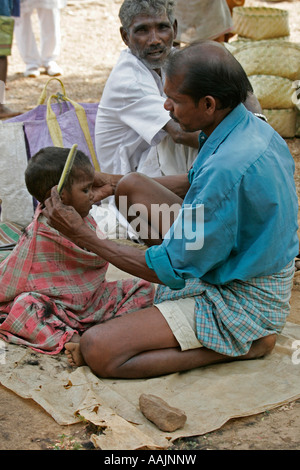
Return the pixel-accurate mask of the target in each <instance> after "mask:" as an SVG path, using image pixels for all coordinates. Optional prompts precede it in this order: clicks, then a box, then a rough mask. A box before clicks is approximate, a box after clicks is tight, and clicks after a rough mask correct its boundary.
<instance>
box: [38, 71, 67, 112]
mask: <svg viewBox="0 0 300 470" xmlns="http://www.w3.org/2000/svg"><path fill="white" fill-rule="evenodd" d="M52 80H57V81H58V82H59V83H60V85H61V88H62V94H63V95H65V94H66V89H65V86H64V84H63V82H62V81H61V80H60V79H59V78H57V77H52V78H49V80H48V81H47V83H46V85H45V86H44V89H43V91H42V93H41V95H40V97H39V100H38V103H37V104H38V105H39V104H44V103H45V101H46V97H47V87H48V85H49V83H50V82H51V81H52Z"/></svg>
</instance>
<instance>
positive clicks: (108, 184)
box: [93, 171, 122, 202]
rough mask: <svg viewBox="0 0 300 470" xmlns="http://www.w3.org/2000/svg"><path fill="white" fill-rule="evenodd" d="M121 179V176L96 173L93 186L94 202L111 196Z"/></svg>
mask: <svg viewBox="0 0 300 470" xmlns="http://www.w3.org/2000/svg"><path fill="white" fill-rule="evenodd" d="M121 178H122V176H121V175H110V174H109V173H101V172H97V171H96V172H95V178H94V185H93V192H94V200H95V201H96V202H98V201H101V200H102V199H105V198H106V197H108V196H113V195H114V194H115V189H116V186H117V184H118V182H119V180H120V179H121Z"/></svg>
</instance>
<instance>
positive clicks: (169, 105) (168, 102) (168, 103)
mask: <svg viewBox="0 0 300 470" xmlns="http://www.w3.org/2000/svg"><path fill="white" fill-rule="evenodd" d="M164 108H165V110H166V111H172V109H173V105H172V101H171V100H170V99H169V98H167V99H166V101H165V102H164Z"/></svg>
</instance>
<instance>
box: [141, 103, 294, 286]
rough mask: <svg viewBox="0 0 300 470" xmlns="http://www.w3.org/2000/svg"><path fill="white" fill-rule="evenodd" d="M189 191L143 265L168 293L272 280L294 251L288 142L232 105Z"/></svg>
mask: <svg viewBox="0 0 300 470" xmlns="http://www.w3.org/2000/svg"><path fill="white" fill-rule="evenodd" d="M199 140H200V151H199V154H198V157H197V159H196V161H195V163H194V165H193V167H192V169H191V170H190V172H189V175H188V177H189V181H190V183H191V186H190V189H189V191H188V193H187V194H186V197H185V199H184V201H183V205H182V209H181V212H180V214H179V216H178V218H177V219H176V221H175V223H174V224H173V226H172V227H171V229H170V231H169V232H168V234H167V235H166V237H165V239H164V241H163V243H162V244H161V245H158V246H153V247H150V248H149V249H148V250H147V251H146V262H147V265H148V266H149V267H150V268H151V269H154V270H155V272H156V274H157V276H158V278H159V279H160V280H161V281H162V282H163V283H164V284H166V285H167V286H169V287H171V288H172V289H181V288H183V287H184V286H185V279H188V278H198V279H202V280H204V281H206V282H209V283H211V284H217V285H218V284H226V283H228V282H230V281H232V280H235V279H238V280H244V281H247V280H249V279H251V278H253V277H258V276H265V275H269V274H274V273H276V272H278V271H280V270H281V269H282V268H283V267H284V266H286V265H287V264H288V262H289V261H291V260H292V259H293V258H294V257H295V256H296V255H297V254H298V252H299V241H298V236H297V228H298V225H297V214H298V199H297V194H296V189H295V183H294V176H293V175H294V168H295V165H294V160H293V158H292V155H291V154H290V152H289V149H288V146H287V145H286V143H285V141H284V140H283V139H282V138H281V137H280V136H279V135H278V134H277V133H276V132H275V131H274V130H273V129H272V127H271V126H270V125H269V124H267V123H265V122H263V121H262V120H261V119H259V118H257V117H256V116H254V115H253V114H252V113H250V112H249V111H247V110H246V108H245V107H244V106H243V105H242V104H241V105H239V106H237V107H236V108H235V109H234V110H233V111H232V112H231V113H230V114H229V115H228V116H227V117H226V118H225V119H224V120H223V121H222V122H221V123H220V124H219V125H218V127H217V128H216V129H215V130H214V131H213V133H212V134H211V135H210V136H209V137H208V138H207V139H205V137H204V136H203V134H200V138H199Z"/></svg>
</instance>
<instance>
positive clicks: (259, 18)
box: [231, 7, 300, 137]
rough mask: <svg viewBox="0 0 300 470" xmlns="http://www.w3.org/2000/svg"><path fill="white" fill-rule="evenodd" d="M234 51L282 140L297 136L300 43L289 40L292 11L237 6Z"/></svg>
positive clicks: (234, 20)
mask: <svg viewBox="0 0 300 470" xmlns="http://www.w3.org/2000/svg"><path fill="white" fill-rule="evenodd" d="M233 22H234V27H235V32H236V33H237V34H238V40H237V41H233V42H231V46H232V47H231V52H232V53H233V55H234V56H235V57H236V59H237V60H238V61H239V62H240V63H241V65H242V66H243V68H244V69H245V71H246V73H247V75H248V77H249V80H250V82H251V84H252V86H253V90H254V93H255V95H256V96H257V98H258V100H259V102H260V104H261V107H262V108H263V113H264V114H265V116H266V117H267V119H268V121H269V123H270V124H271V126H273V127H274V129H275V130H277V132H278V133H279V134H280V135H281V136H282V137H294V136H295V135H296V121H297V107H296V103H297V102H299V100H297V96H296V95H297V91H296V87H297V85H299V84H300V82H299V80H300V44H296V43H292V42H290V41H289V21H288V12H287V11H285V10H281V9H277V8H266V7H236V8H234V9H233Z"/></svg>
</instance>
